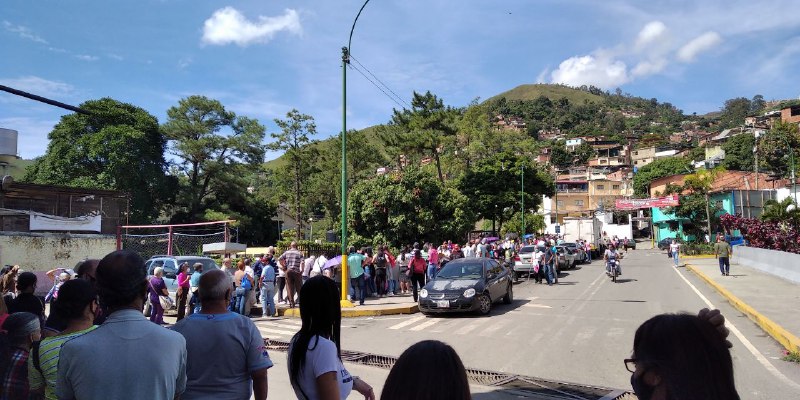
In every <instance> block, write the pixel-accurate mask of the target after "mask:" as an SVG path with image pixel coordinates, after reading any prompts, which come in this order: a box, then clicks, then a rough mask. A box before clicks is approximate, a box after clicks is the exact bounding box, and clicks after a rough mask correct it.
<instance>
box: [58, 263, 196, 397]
mask: <svg viewBox="0 0 800 400" xmlns="http://www.w3.org/2000/svg"><path fill="white" fill-rule="evenodd" d="M146 274H147V272H146V271H145V266H144V260H143V259H142V257H140V256H139V255H138V254H136V253H134V252H132V251H130V250H117V251H114V252H112V253H110V254H108V255H106V256H105V257H103V259H102V260H100V263H99V265H98V266H97V292H98V295H99V300H100V305H101V307H105V308H106V309H107V310H108V316H107V318H106V320H105V322H103V324H102V325H100V327H98V328H97V329H95V330H93V331H91V332H88V333H86V334H84V335H82V336H79V337H76V338H74V339H72V340H70V341H68V342H66V343H64V344H63V345H62V346H61V353H60V356H59V358H60V359H59V362H58V378H57V380H56V396H57V397H58V398H59V399H81V400H95V399H96V400H100V399H155V400H173V399H175V398H176V396H180V394H181V393H183V391H184V389H185V387H186V341H185V340H184V338H183V336H182V335H181V334H179V333H177V332H173V331H171V330H169V329H164V328H162V327H160V326H156V325H154V324H152V323H150V322H148V321H147V319H146V318H145V317H144V315H142V308H143V307H144V301H145V296H147V287H148V286H149V283H148V281H147V275H146ZM111 366H113V368H112V367H111ZM132 377H136V379H132Z"/></svg>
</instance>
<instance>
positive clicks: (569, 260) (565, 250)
mask: <svg viewBox="0 0 800 400" xmlns="http://www.w3.org/2000/svg"><path fill="white" fill-rule="evenodd" d="M556 252H557V254H556V260H558V267H557V270H559V271H560V270H562V269H570V268H573V267H575V263H576V262H577V257H576V254H575V253H574V252H573V251H572V250H570V249H569V247H567V246H564V245H563V244H562V245H559V246H556Z"/></svg>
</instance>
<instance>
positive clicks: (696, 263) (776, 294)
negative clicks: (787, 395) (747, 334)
mask: <svg viewBox="0 0 800 400" xmlns="http://www.w3.org/2000/svg"><path fill="white" fill-rule="evenodd" d="M732 260H733V261H736V255H735V254H734V256H733V257H732ZM685 262H686V269H688V270H690V271H692V272H694V273H695V274H696V275H697V276H699V277H700V278H701V279H702V280H704V281H705V282H706V283H707V284H709V285H710V286H711V287H713V288H714V289H715V290H716V291H717V292H719V293H720V294H722V296H723V297H725V298H726V299H727V300H728V301H729V302H730V303H731V304H732V305H733V306H734V307H736V308H737V309H738V310H739V311H741V312H742V313H744V314H745V315H747V316H748V318H750V319H751V320H753V321H754V322H755V323H756V324H758V325H759V326H760V327H761V328H762V329H763V330H764V331H765V332H766V333H768V334H769V335H770V336H772V337H773V338H774V339H775V340H777V341H778V342H779V343H780V344H781V345H782V346H783V347H785V348H786V349H787V350H790V351H800V338H799V337H800V319H798V318H797V304H798V303H799V301H800V285H797V284H795V283H792V282H790V281H787V280H783V279H781V278H779V277H777V276H774V275H771V274H768V273H765V272H761V271H759V270H756V269H753V268H749V267H747V266H743V265H739V264H736V263H731V269H730V276H722V274H721V273H720V271H719V264H718V262H717V260H716V259H715V258H688V257H687V259H686V261H685Z"/></svg>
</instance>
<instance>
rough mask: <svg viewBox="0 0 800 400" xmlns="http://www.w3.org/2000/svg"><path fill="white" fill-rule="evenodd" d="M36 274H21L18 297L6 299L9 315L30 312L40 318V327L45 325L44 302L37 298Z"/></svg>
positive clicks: (18, 281)
mask: <svg viewBox="0 0 800 400" xmlns="http://www.w3.org/2000/svg"><path fill="white" fill-rule="evenodd" d="M35 291H36V274H34V273H33V272H27V271H26V272H20V273H19V275H18V276H17V296H16V297H14V298H6V301H7V304H6V306H8V313H9V314H14V313H18V312H29V313H31V314H34V315H36V316H37V317H39V326H40V327H41V326H42V325H44V300H43V299H42V298H41V297H39V296H36V295H35V294H34V292H35Z"/></svg>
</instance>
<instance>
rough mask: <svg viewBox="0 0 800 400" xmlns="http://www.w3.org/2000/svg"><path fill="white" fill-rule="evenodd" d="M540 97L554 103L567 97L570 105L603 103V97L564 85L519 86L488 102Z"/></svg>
mask: <svg viewBox="0 0 800 400" xmlns="http://www.w3.org/2000/svg"><path fill="white" fill-rule="evenodd" d="M539 96H545V97H547V98H549V99H550V100H552V101H555V100H558V99H560V98H562V97H566V98H567V99H568V100H569V101H570V103H573V104H583V102H584V101H587V100H588V101H590V102H593V103H602V102H603V97H601V96H598V95H596V94H591V93H589V92H584V91H582V90H578V89H573V88H571V87H568V86H564V85H549V84H539V83H537V84H532V85H519V86H517V87H515V88H513V89H511V90H509V91H507V92H503V93H500V94H498V95H497V96H494V97H492V98H490V99H489V100H487V101H491V100H495V99H499V98H501V97H505V98H506V99H507V100H536V98H538V97H539Z"/></svg>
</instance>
